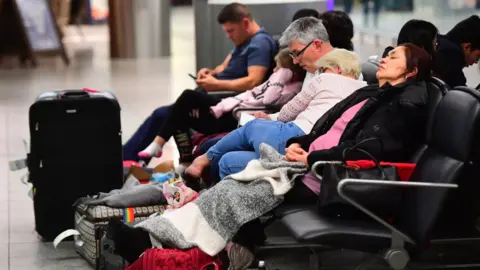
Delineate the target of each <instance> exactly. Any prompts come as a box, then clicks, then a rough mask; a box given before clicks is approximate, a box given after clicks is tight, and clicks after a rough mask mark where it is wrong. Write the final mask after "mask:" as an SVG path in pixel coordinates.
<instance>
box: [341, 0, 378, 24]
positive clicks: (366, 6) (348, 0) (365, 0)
mask: <svg viewBox="0 0 480 270" xmlns="http://www.w3.org/2000/svg"><path fill="white" fill-rule="evenodd" d="M361 2H362V5H363V23H364V25H365V26H368V25H369V23H368V17H369V13H370V3H372V4H371V5H372V7H373V25H374V26H375V27H378V14H379V13H380V9H381V7H382V1H381V0H361ZM343 3H344V11H345V12H346V13H347V14H350V13H351V12H352V8H353V3H354V1H353V0H344V1H343Z"/></svg>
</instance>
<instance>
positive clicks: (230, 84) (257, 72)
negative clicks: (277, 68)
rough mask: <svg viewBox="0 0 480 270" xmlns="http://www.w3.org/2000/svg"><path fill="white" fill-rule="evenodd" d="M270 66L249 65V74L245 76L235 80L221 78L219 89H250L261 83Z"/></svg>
mask: <svg viewBox="0 0 480 270" xmlns="http://www.w3.org/2000/svg"><path fill="white" fill-rule="evenodd" d="M267 71H268V68H267V67H263V66H250V67H248V75H247V76H246V77H243V78H239V79H235V80H219V82H218V83H219V87H218V88H219V90H229V91H238V92H243V91H246V90H250V89H252V88H254V87H255V86H257V85H260V84H261V83H262V82H263V80H264V78H265V75H266V74H267Z"/></svg>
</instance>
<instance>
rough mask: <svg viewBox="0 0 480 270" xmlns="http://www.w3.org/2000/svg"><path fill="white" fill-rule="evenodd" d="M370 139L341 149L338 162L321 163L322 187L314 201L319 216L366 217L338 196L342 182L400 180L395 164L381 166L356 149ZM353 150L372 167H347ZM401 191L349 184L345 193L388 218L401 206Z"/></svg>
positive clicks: (391, 188) (381, 186)
mask: <svg viewBox="0 0 480 270" xmlns="http://www.w3.org/2000/svg"><path fill="white" fill-rule="evenodd" d="M373 139H374V138H372V139H367V140H364V141H362V142H360V143H358V144H356V145H355V146H353V147H351V148H349V149H346V150H344V152H343V156H342V159H343V160H342V161H341V162H326V163H325V164H323V173H322V180H321V182H320V183H321V188H320V194H319V197H318V201H317V208H318V211H319V212H320V213H321V214H324V215H334V216H341V217H347V218H359V217H361V218H365V217H366V215H365V214H364V213H363V212H361V210H358V209H357V208H355V207H354V206H353V205H351V204H350V203H348V202H347V201H345V200H344V199H343V198H342V197H340V195H339V194H338V191H337V187H338V184H339V183H340V181H342V180H343V179H347V178H355V179H365V180H368V179H371V180H386V181H400V176H399V174H398V171H397V168H396V167H395V165H384V166H382V165H380V163H379V162H378V160H377V159H376V158H375V157H374V156H373V155H371V154H370V153H369V152H367V151H366V150H364V149H361V148H360V147H359V146H360V145H361V144H363V143H365V142H367V141H370V140H373ZM382 149H383V146H382ZM352 151H358V152H361V153H363V154H364V155H365V156H366V157H368V158H369V159H370V160H372V161H373V162H374V164H375V166H374V167H372V168H359V167H356V166H349V165H347V162H346V160H347V158H348V153H351V152H352ZM402 190H403V189H401V188H398V187H395V186H386V185H366V184H351V185H348V186H346V187H345V189H344V194H345V195H347V196H348V197H349V198H351V199H353V200H354V201H356V202H357V203H359V204H360V205H361V206H363V207H365V208H367V209H368V210H370V211H372V212H373V213H375V214H377V215H379V216H380V217H384V218H391V217H392V216H393V214H394V213H395V212H396V210H397V208H398V206H399V205H400V203H401V200H402V196H403V195H402Z"/></svg>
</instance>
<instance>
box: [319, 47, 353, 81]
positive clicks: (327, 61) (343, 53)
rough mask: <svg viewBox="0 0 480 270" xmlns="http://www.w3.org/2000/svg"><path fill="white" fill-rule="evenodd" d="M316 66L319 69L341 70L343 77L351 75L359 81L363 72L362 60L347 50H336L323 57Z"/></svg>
mask: <svg viewBox="0 0 480 270" xmlns="http://www.w3.org/2000/svg"><path fill="white" fill-rule="evenodd" d="M315 65H316V66H317V68H319V69H320V68H329V69H333V70H335V69H337V68H338V69H340V73H341V74H343V75H350V76H353V77H355V78H357V79H358V77H359V76H360V72H361V66H360V59H359V58H358V56H357V54H356V53H354V52H351V51H347V50H345V49H334V50H333V51H331V52H329V53H327V54H325V55H324V56H322V57H321V58H320V59H319V60H318V61H317V62H316V63H315Z"/></svg>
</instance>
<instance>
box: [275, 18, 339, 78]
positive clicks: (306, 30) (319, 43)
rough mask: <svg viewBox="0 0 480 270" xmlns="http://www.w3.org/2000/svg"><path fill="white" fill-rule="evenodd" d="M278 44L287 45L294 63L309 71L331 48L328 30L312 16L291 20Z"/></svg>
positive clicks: (314, 67)
mask: <svg viewBox="0 0 480 270" xmlns="http://www.w3.org/2000/svg"><path fill="white" fill-rule="evenodd" d="M279 42H280V46H281V47H283V46H288V49H289V50H290V56H291V57H292V58H293V61H294V63H295V64H298V65H300V66H301V67H302V68H303V69H305V70H306V71H308V72H309V73H314V72H315V71H316V70H317V67H316V66H315V63H316V62H317V61H318V59H320V58H321V57H322V56H324V55H325V54H327V53H329V52H331V51H332V50H333V47H332V45H331V44H330V41H329V37H328V32H327V29H326V28H325V26H324V25H323V23H322V21H321V20H319V19H317V18H314V17H305V18H300V19H298V20H296V21H294V22H292V23H291V24H290V25H289V26H288V27H287V29H286V30H285V31H284V32H283V34H282V37H281V38H280V41H279Z"/></svg>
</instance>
